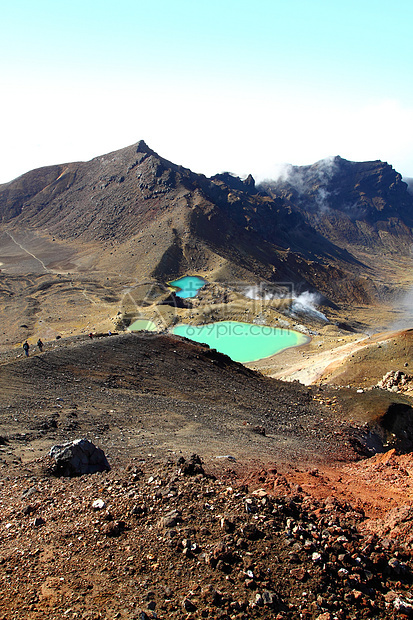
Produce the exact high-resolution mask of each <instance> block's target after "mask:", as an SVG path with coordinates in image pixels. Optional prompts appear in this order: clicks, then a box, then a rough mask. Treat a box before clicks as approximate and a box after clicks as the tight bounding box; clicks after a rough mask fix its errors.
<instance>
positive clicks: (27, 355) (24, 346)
mask: <svg viewBox="0 0 413 620" xmlns="http://www.w3.org/2000/svg"><path fill="white" fill-rule="evenodd" d="M29 349H30V345H29V343H28V342H27V340H26V342H25V343H24V344H23V351H24V354H25V356H26V357H29Z"/></svg>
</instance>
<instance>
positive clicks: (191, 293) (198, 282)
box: [168, 276, 205, 299]
mask: <svg viewBox="0 0 413 620" xmlns="http://www.w3.org/2000/svg"><path fill="white" fill-rule="evenodd" d="M204 284H205V280H204V278H200V277H199V276H185V277H183V278H179V280H172V282H168V285H169V286H172V287H173V288H176V289H178V290H177V291H175V295H176V296H177V297H182V298H183V299H187V298H190V297H196V295H197V293H198V291H199V290H200V289H201V288H202V287H203V286H204Z"/></svg>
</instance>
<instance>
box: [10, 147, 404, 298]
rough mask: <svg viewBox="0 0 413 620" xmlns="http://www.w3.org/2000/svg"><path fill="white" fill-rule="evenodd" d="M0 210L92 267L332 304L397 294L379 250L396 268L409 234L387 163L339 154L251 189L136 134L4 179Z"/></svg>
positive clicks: (400, 191)
mask: <svg viewBox="0 0 413 620" xmlns="http://www.w3.org/2000/svg"><path fill="white" fill-rule="evenodd" d="M0 214H1V218H2V230H3V231H4V230H8V231H10V230H12V229H16V230H20V231H21V230H25V229H27V228H30V229H35V230H36V231H38V232H40V233H43V234H48V235H49V236H50V235H51V236H53V237H54V238H55V239H56V242H57V241H58V240H59V239H60V240H64V241H65V242H70V244H72V246H73V247H77V248H78V250H80V248H81V250H82V252H87V248H89V253H90V254H91V253H95V254H97V255H98V256H97V257H96V258H95V263H94V268H95V269H96V268H98V269H112V270H118V269H123V271H124V273H129V274H131V275H137V274H139V275H141V276H144V277H155V278H158V279H161V280H165V279H168V278H171V277H175V276H178V275H182V274H184V273H187V272H188V271H192V272H194V271H195V272H203V273H206V274H211V275H212V276H213V277H214V279H216V280H226V281H228V280H234V279H244V280H250V281H251V280H257V279H259V280H266V281H269V282H292V283H293V284H295V285H296V286H298V287H299V288H300V287H301V288H306V289H310V290H317V291H319V292H320V293H322V294H323V295H324V296H325V298H327V299H329V300H330V301H331V302H344V301H345V302H362V303H369V302H372V301H373V300H375V299H376V300H377V298H379V297H380V296H383V295H384V296H385V295H386V294H389V293H393V292H394V291H393V290H392V286H391V284H390V285H389V284H388V283H387V284H386V283H385V282H382V281H381V275H379V271H380V269H379V267H380V265H379V264H378V262H377V256H378V255H379V254H380V253H381V254H383V252H384V253H386V252H387V253H390V254H391V256H392V259H393V261H395V263H394V264H396V266H394V265H393V268H394V269H396V268H397V261H398V260H402V259H403V258H406V257H408V256H409V248H410V246H411V243H412V241H413V237H412V232H411V225H412V223H413V197H412V196H411V194H409V193H408V192H407V185H406V184H405V183H404V182H403V181H402V180H401V177H400V175H398V174H397V173H396V172H395V171H394V170H393V169H392V168H391V166H389V165H388V164H384V163H382V162H365V163H354V162H347V161H346V160H343V159H341V158H334V159H333V160H331V162H329V164H328V166H327V165H326V164H325V162H324V163H318V164H315V165H314V166H309V167H302V168H293V167H292V168H291V170H290V171H289V175H288V177H287V179H286V180H285V181H283V182H277V183H266V184H262V185H261V186H260V187H258V188H257V187H256V186H255V183H254V180H253V178H252V177H251V176H250V177H248V178H247V179H245V180H244V181H242V180H241V179H239V178H237V177H234V176H232V175H230V174H227V173H226V174H219V175H216V176H214V177H212V178H210V179H208V178H206V177H205V176H203V175H200V174H195V173H193V172H191V171H190V170H188V169H185V168H183V167H182V166H177V165H175V164H172V163H171V162H169V161H167V160H165V159H163V158H162V157H160V156H159V155H157V154H156V153H154V152H153V151H152V150H151V149H150V148H149V147H148V146H147V145H146V144H145V143H144V142H143V141H140V142H138V143H137V144H135V145H133V146H130V147H127V148H125V149H122V150H120V151H116V152H113V153H109V154H107V155H104V156H101V157H97V158H95V159H93V160H91V161H90V162H80V163H69V164H64V165H56V166H50V167H47V168H42V169H39V170H33V171H31V172H28V173H27V174H25V175H23V176H21V177H19V178H18V179H16V180H14V181H12V182H10V183H8V184H5V185H2V186H0ZM371 254H373V255H374V256H375V257H376V258H375V260H371V256H370V255H371ZM379 262H380V264H381V262H382V261H379ZM404 266H405V265H403V267H404Z"/></svg>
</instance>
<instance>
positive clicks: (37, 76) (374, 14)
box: [0, 0, 413, 182]
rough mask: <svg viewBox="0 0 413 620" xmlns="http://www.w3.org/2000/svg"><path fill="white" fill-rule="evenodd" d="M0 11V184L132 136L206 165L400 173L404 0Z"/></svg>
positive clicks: (185, 2)
mask: <svg viewBox="0 0 413 620" xmlns="http://www.w3.org/2000/svg"><path fill="white" fill-rule="evenodd" d="M0 23H1V38H0V59H1V61H0V78H1V85H2V89H1V90H2V94H1V97H0V112H1V114H0V138H1V139H0V182H5V181H8V180H10V179H12V178H14V177H16V176H17V175H19V174H22V173H23V172H26V171H27V170H30V169H32V168H35V167H39V166H42V165H47V164H53V163H62V162H66V161H77V160H87V159H90V158H92V157H94V156H97V155H100V154H103V153H106V152H109V151H111V150H115V149H118V148H122V147H123V146H127V145H129V144H133V143H134V142H137V141H138V140H139V139H144V140H145V141H146V142H147V143H148V145H149V146H150V147H151V148H153V149H154V150H156V151H157V152H158V153H159V154H160V155H162V156H163V157H166V158H168V159H170V160H172V161H174V162H175V163H178V164H182V165H184V166H187V167H189V168H191V169H193V170H194V171H196V172H203V173H205V174H207V175H210V174H214V173H216V172H220V171H223V170H229V171H232V172H235V173H237V174H240V175H244V174H248V173H249V172H252V174H254V175H255V176H256V177H258V178H262V177H268V176H274V175H275V174H276V172H277V169H278V166H279V164H281V163H283V162H289V163H292V164H309V163H313V162H314V161H317V160H319V159H322V158H324V157H328V156H331V155H341V156H342V157H345V158H347V159H351V160H357V161H361V160H366V159H382V160H385V161H388V162H389V163H391V164H392V165H393V166H394V167H395V168H396V169H397V170H399V172H401V173H402V174H403V175H404V176H412V177H413V79H412V67H411V63H412V59H413V38H412V35H411V33H412V28H413V2H411V0H394V1H393V3H389V2H380V1H377V0H375V1H374V2H373V1H372V0H358V1H357V2H356V1H353V0H343V1H342V2H340V3H339V2H333V1H332V0H254V1H247V0H219V1H217V0H208V2H201V1H198V0H157V2H152V3H150V2H148V0H145V1H142V0H118V1H117V2H116V3H115V2H114V1H113V0H111V1H108V0H99V1H97V0H82V2H80V1H79V0H72V1H71V2H62V1H61V0H54V1H53V2H52V1H51V0H50V1H49V0H36V2H33V1H32V0H31V1H29V0H14V1H13V3H12V2H11V1H10V0H9V1H5V0H4V1H3V3H2V6H1V7H0Z"/></svg>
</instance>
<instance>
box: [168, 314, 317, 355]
mask: <svg viewBox="0 0 413 620" xmlns="http://www.w3.org/2000/svg"><path fill="white" fill-rule="evenodd" d="M172 332H173V333H174V334H176V335H177V336H184V337H185V338H189V340H194V341H195V342H204V343H205V344H207V345H208V346H209V347H210V348H211V349H216V350H217V351H219V352H220V353H225V354H226V355H228V356H229V357H230V358H231V359H233V360H234V361H235V362H255V361H257V360H260V359H263V358H264V357H270V355H274V354H275V353H279V352H280V351H283V350H284V349H288V348H290V347H296V346H298V345H303V344H307V342H309V341H310V338H309V337H308V336H306V335H305V334H302V333H301V332H296V331H293V330H292V329H281V328H280V327H268V326H266V325H255V324H254V323H239V322H237V321H219V322H217V323H209V324H208V325H184V324H183V323H181V324H180V325H176V326H175V327H174V328H173V330H172Z"/></svg>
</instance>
